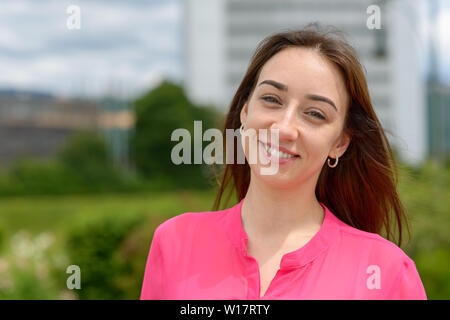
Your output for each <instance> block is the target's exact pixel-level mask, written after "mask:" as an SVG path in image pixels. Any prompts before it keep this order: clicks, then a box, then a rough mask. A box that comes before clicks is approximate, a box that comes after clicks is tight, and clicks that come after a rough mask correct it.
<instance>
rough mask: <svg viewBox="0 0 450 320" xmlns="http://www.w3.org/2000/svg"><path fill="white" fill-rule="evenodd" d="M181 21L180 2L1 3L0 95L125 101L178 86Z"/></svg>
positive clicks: (4, 0) (42, 0)
mask: <svg viewBox="0 0 450 320" xmlns="http://www.w3.org/2000/svg"><path fill="white" fill-rule="evenodd" d="M70 5H77V6H78V7H79V8H80V17H81V20H80V29H68V27H67V19H68V18H69V16H71V15H72V12H70V13H67V8H68V7H69V6H70ZM180 14H181V12H180V5H179V0H152V1H145V0H134V1H119V0H109V1H105V0H103V1H99V0H88V1H87V0H84V1H74V0H71V1H65V0H39V1H17V0H2V1H1V2H0V70H1V72H0V88H8V89H9V88H15V89H25V90H42V91H49V92H51V93H54V94H59V95H65V96H70V95H87V96H102V95H105V94H108V93H111V92H112V93H113V94H116V95H119V96H122V95H125V96H128V95H134V94H137V93H139V92H142V91H143V90H146V89H148V88H149V87H152V86H153V85H154V84H155V83H157V82H159V81H160V80H161V79H162V77H164V76H167V77H171V78H175V79H180V78H181V76H182V75H181V70H182V66H181V60H182V59H181V57H180V46H179V43H180V37H181V35H180V32H179V27H180Z"/></svg>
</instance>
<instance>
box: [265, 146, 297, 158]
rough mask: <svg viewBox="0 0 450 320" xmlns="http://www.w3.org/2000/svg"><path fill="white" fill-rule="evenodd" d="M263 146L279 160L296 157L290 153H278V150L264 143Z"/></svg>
mask: <svg viewBox="0 0 450 320" xmlns="http://www.w3.org/2000/svg"><path fill="white" fill-rule="evenodd" d="M263 145H264V148H265V149H266V151H268V152H269V153H270V154H271V155H273V156H275V157H277V158H293V157H295V156H294V155H292V154H288V153H286V152H283V151H278V150H276V149H273V148H269V147H268V146H267V144H265V143H263Z"/></svg>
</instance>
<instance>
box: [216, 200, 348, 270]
mask: <svg viewBox="0 0 450 320" xmlns="http://www.w3.org/2000/svg"><path fill="white" fill-rule="evenodd" d="M243 201H244V199H242V200H241V201H240V202H239V203H238V204H236V205H235V206H234V207H231V208H229V209H227V210H225V212H224V213H225V214H224V215H223V220H221V221H220V223H221V227H222V228H224V230H225V232H226V233H227V235H228V236H229V238H230V240H231V241H232V243H233V245H234V246H235V247H236V248H237V249H238V251H239V252H240V253H241V254H242V255H244V256H247V241H248V237H247V234H246V232H245V229H244V227H243V226H242V220H241V207H242V203H243ZM319 203H320V204H321V205H322V207H323V208H324V209H325V217H324V220H323V223H322V226H321V227H320V229H319V231H318V232H317V233H316V234H315V235H314V237H312V238H311V239H310V240H309V241H308V242H307V243H306V244H305V245H304V246H303V247H301V248H299V249H297V250H295V251H292V252H289V253H287V254H285V255H284V256H283V258H282V259H281V263H280V268H281V269H289V268H298V267H302V266H304V265H306V264H307V263H309V262H311V261H312V260H314V259H315V258H316V257H317V256H319V254H320V253H321V252H322V251H324V250H326V249H327V248H328V247H329V246H330V245H331V244H333V243H334V242H335V240H336V238H337V235H338V233H339V225H340V224H341V223H342V222H341V221H340V220H339V219H338V218H336V216H335V215H334V214H333V213H332V212H331V211H330V210H329V209H328V208H327V207H326V206H325V205H324V204H323V203H322V202H319Z"/></svg>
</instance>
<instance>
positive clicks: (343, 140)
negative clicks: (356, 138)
mask: <svg viewBox="0 0 450 320" xmlns="http://www.w3.org/2000/svg"><path fill="white" fill-rule="evenodd" d="M351 140H352V132H351V131H350V130H344V131H342V134H341V136H340V138H339V139H338V141H337V142H336V145H335V146H334V147H333V148H332V149H331V152H330V154H329V155H328V156H329V157H330V158H333V159H334V158H335V157H336V156H338V157H339V158H340V157H342V156H343V155H344V153H345V151H346V150H347V148H348V146H349V144H350V142H351Z"/></svg>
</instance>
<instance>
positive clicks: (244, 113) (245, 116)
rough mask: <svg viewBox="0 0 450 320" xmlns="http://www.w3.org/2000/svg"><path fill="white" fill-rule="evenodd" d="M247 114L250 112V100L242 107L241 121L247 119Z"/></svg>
mask: <svg viewBox="0 0 450 320" xmlns="http://www.w3.org/2000/svg"><path fill="white" fill-rule="evenodd" d="M247 114H248V102H246V103H245V104H244V106H243V107H242V109H241V114H240V116H241V123H245V122H246V121H247Z"/></svg>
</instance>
